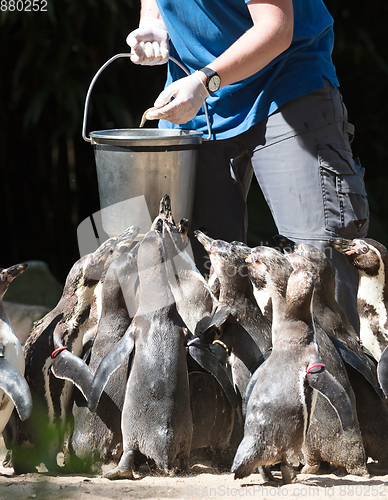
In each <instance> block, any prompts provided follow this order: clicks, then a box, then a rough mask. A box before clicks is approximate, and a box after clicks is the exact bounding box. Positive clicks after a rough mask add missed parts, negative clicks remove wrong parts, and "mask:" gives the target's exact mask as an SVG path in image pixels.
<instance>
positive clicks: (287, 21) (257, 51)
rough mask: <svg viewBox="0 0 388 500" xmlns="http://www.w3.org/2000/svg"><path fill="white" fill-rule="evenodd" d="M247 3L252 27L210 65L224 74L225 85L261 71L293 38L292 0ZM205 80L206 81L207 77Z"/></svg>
mask: <svg viewBox="0 0 388 500" xmlns="http://www.w3.org/2000/svg"><path fill="white" fill-rule="evenodd" d="M247 6H248V9H249V12H250V14H251V17H252V21H253V26H252V28H250V29H249V30H248V31H246V32H245V33H244V34H243V35H242V36H241V37H240V38H239V39H238V40H236V41H235V42H234V44H233V45H231V46H230V47H229V49H227V50H226V51H225V52H224V53H223V54H221V55H220V56H219V57H218V58H217V59H215V60H214V61H213V62H212V63H210V64H209V65H208V67H209V68H211V69H213V70H214V71H216V72H217V73H218V74H219V75H220V77H221V87H224V86H225V85H230V84H231V83H235V82H238V81H240V80H244V78H248V77H249V76H252V75H253V74H255V73H257V72H258V71H260V70H261V69H263V68H264V67H265V66H266V65H267V64H269V63H270V62H271V61H272V60H273V59H275V58H276V57H277V56H278V55H280V54H281V53H282V52H284V51H285V50H286V49H287V48H288V47H289V46H290V44H291V41H292V35H293V28H294V15H293V7H292V0H252V1H251V2H249V3H248V4H247ZM225 29H227V27H225ZM202 75H203V73H202ZM202 79H203V81H204V82H205V81H206V78H205V77H203V78H202Z"/></svg>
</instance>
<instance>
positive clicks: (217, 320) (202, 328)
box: [195, 304, 231, 335]
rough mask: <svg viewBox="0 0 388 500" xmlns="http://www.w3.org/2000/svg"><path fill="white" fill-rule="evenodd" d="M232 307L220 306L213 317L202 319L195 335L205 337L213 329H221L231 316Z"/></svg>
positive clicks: (214, 311)
mask: <svg viewBox="0 0 388 500" xmlns="http://www.w3.org/2000/svg"><path fill="white" fill-rule="evenodd" d="M230 311H231V309H230V307H229V306H227V305H225V304H219V305H218V306H217V307H216V308H215V309H214V310H213V312H212V314H211V316H206V317H204V318H202V319H201V320H200V321H199V322H198V323H197V326H196V327H195V335H199V334H203V335H205V334H206V332H207V331H208V330H210V329H211V328H213V327H216V328H219V327H220V326H221V325H223V324H224V323H225V321H226V320H227V319H228V318H229V316H230Z"/></svg>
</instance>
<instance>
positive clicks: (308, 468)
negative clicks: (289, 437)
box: [300, 463, 320, 474]
mask: <svg viewBox="0 0 388 500" xmlns="http://www.w3.org/2000/svg"><path fill="white" fill-rule="evenodd" d="M319 467H320V464H319V463H317V464H312V465H309V464H306V465H304V466H303V468H302V470H301V471H300V473H301V474H316V473H317V472H318V471H319Z"/></svg>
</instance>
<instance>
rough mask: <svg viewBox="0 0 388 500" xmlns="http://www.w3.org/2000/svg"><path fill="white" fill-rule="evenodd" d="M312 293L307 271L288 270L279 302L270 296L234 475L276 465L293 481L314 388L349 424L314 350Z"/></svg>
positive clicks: (347, 425)
mask: <svg viewBox="0 0 388 500" xmlns="http://www.w3.org/2000/svg"><path fill="white" fill-rule="evenodd" d="M248 259H249V257H248ZM313 291H314V279H313V276H312V274H311V273H308V272H307V271H303V270H300V271H294V272H293V273H291V275H290V277H289V279H288V282H287V291H286V298H285V304H284V303H283V301H281V302H282V303H278V302H279V301H276V299H275V298H273V307H274V310H273V314H274V316H273V329H272V341H273V349H272V353H271V355H270V357H269V358H268V360H267V361H266V363H265V364H263V365H262V366H261V367H260V368H259V369H258V370H259V371H260V374H259V376H258V378H257V381H256V383H255V385H254V387H253V390H252V393H251V395H250V397H249V400H248V403H247V408H246V420H245V426H244V439H243V440H242V442H241V444H240V446H239V447H238V449H237V453H236V456H235V459H234V462H233V466H232V472H234V474H235V479H237V478H242V477H246V476H247V475H249V474H251V473H252V472H254V471H255V469H256V468H257V467H258V466H269V465H275V464H277V463H280V464H281V470H282V478H283V483H285V484H287V483H291V482H294V481H295V479H296V475H295V473H294V471H293V469H292V468H291V467H290V465H289V464H290V463H291V462H293V461H295V459H297V457H298V455H299V453H300V451H301V450H302V447H303V444H304V441H305V439H306V434H307V430H308V427H309V422H310V419H311V415H312V413H313V411H314V406H315V396H316V391H317V390H319V391H321V392H323V393H324V395H325V397H327V398H328V399H329V400H330V402H331V403H332V404H333V405H334V408H335V409H336V411H337V412H338V417H339V419H340V421H341V424H342V426H343V428H344V429H345V430H348V429H351V428H352V427H353V425H354V414H353V409H352V404H351V402H350V399H349V397H348V395H347V394H346V392H345V390H344V389H343V388H342V387H341V385H340V384H339V383H338V382H337V381H336V380H335V378H334V377H333V376H331V375H330V373H328V371H327V370H326V369H325V365H324V364H323V363H322V359H321V357H320V355H319V352H318V349H317V345H316V342H315V334H314V326H313V319H312V316H311V299H312V295H313ZM284 306H285V307H284ZM281 309H282V310H281Z"/></svg>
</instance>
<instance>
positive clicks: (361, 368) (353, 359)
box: [329, 335, 388, 399]
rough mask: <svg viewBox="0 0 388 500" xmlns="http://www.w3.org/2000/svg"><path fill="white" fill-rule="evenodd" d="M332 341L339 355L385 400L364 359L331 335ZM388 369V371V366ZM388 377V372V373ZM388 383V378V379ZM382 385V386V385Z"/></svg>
mask: <svg viewBox="0 0 388 500" xmlns="http://www.w3.org/2000/svg"><path fill="white" fill-rule="evenodd" d="M329 337H330V340H331V341H332V342H333V344H334V347H335V348H336V350H337V352H338V354H339V355H340V356H341V359H342V360H343V361H344V362H345V363H347V364H348V365H350V366H351V367H352V368H354V369H355V370H357V371H358V372H359V373H361V375H363V376H364V377H365V378H366V379H367V381H368V382H369V383H370V385H371V386H372V387H373V389H374V390H375V391H376V393H377V394H378V396H379V397H380V398H381V399H385V398H384V394H383V392H382V391H381V388H380V386H379V383H378V381H377V379H376V377H375V376H374V375H373V373H372V370H371V369H370V368H369V367H368V366H367V365H366V364H365V363H364V362H363V361H362V359H361V358H360V357H359V356H358V355H357V354H356V353H355V352H353V351H352V350H351V349H349V348H348V347H347V346H346V345H344V344H343V343H342V342H341V341H340V340H338V339H336V338H335V337H333V336H332V335H329ZM387 363H388V353H387ZM387 369H388V364H387ZM387 376H388V372H387ZM387 382H388V378H387ZM380 385H381V384H380Z"/></svg>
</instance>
